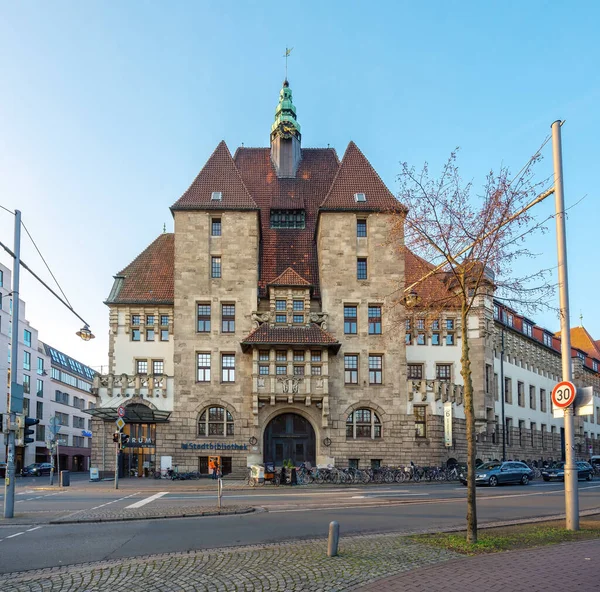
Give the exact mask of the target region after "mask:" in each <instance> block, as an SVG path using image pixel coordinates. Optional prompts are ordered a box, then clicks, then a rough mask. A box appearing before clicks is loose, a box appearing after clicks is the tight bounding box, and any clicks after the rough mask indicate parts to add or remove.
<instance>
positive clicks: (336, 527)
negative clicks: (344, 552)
mask: <svg viewBox="0 0 600 592" xmlns="http://www.w3.org/2000/svg"><path fill="white" fill-rule="evenodd" d="M339 542H340V524H339V522H336V521H335V520H334V521H333V522H330V523H329V538H328V539H327V557H337V554H338V543H339Z"/></svg>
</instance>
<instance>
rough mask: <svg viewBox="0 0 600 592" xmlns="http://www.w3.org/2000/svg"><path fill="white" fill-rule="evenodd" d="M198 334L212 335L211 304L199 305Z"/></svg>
mask: <svg viewBox="0 0 600 592" xmlns="http://www.w3.org/2000/svg"><path fill="white" fill-rule="evenodd" d="M198 333H210V302H200V303H199V304H198Z"/></svg>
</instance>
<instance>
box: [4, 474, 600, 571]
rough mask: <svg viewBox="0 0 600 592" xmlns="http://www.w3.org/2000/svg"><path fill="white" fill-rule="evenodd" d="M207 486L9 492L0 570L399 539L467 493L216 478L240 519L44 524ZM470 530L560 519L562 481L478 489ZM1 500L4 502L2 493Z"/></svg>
mask: <svg viewBox="0 0 600 592" xmlns="http://www.w3.org/2000/svg"><path fill="white" fill-rule="evenodd" d="M198 483H201V484H202V487H212V485H211V484H210V483H208V482H206V481H205V482H183V483H181V482H171V481H154V480H144V481H140V480H124V482H123V483H122V488H121V489H119V490H118V491H115V490H114V489H111V484H110V483H108V482H103V483H99V484H89V483H86V484H85V485H84V484H82V485H81V486H79V487H77V486H75V487H74V488H73V489H67V488H65V489H63V490H61V491H46V490H37V489H33V488H32V487H28V485H29V482H25V483H20V484H19V487H18V488H17V498H16V499H17V505H16V507H17V510H16V513H15V519H14V522H13V523H11V522H10V521H3V522H2V523H1V524H0V572H1V573H8V572H14V571H21V570H31V569H39V568H44V567H52V566H59V565H66V564H74V563H85V562H92V561H100V560H109V559H119V558H124V557H135V556H139V555H149V554H160V553H173V552H187V551H192V550H198V549H210V548H216V547H229V546H236V545H254V544H263V543H274V542H280V541H288V540H291V539H308V538H315V537H323V536H325V535H326V532H327V528H328V524H329V522H330V521H332V520H337V521H338V522H339V523H340V525H341V534H342V537H343V536H344V535H350V534H357V533H387V532H390V533H391V532H398V533H408V532H415V531H424V530H442V529H450V528H457V527H461V526H463V525H464V522H465V513H466V501H465V500H466V489H465V488H464V487H463V486H461V485H460V484H458V483H434V484H417V485H414V484H409V485H406V484H401V485H389V486H348V487H326V486H323V487H307V488H304V487H298V488H289V487H279V488H275V487H270V486H264V487H258V488H256V489H248V488H242V487H241V486H240V485H236V484H235V483H230V484H228V483H227V481H226V482H225V491H224V496H223V505H224V506H225V507H227V506H252V507H254V508H256V511H255V512H254V513H251V514H245V515H232V516H214V517H201V518H178V519H159V520H136V521H116V522H101V523H84V524H73V523H68V524H49V521H50V520H56V519H65V518H66V519H76V518H77V517H78V516H85V515H86V513H87V512H91V511H93V512H95V513H98V512H106V514H105V516H106V518H108V519H110V517H111V515H114V514H115V513H118V512H119V511H120V510H123V509H125V508H128V507H131V506H133V507H136V508H148V510H151V509H152V510H157V511H159V512H158V513H159V514H160V510H166V509H167V508H173V507H182V508H185V507H187V506H192V505H196V506H197V505H206V506H213V505H216V496H215V494H214V493H213V492H211V491H209V490H206V489H204V490H200V491H198ZM579 487H580V509H581V511H586V510H591V509H594V508H597V507H599V506H600V504H599V497H598V490H599V489H600V483H596V482H590V483H587V482H585V483H580V484H579ZM477 493H478V515H479V524H480V525H485V524H490V523H494V522H496V521H505V520H517V519H522V518H532V517H542V516H553V515H559V514H562V513H564V489H563V485H562V483H544V482H533V483H531V484H530V485H529V486H527V487H522V486H503V487H497V488H478V490H477ZM0 501H2V502H3V498H2V496H0Z"/></svg>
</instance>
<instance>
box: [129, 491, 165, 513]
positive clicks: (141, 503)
mask: <svg viewBox="0 0 600 592" xmlns="http://www.w3.org/2000/svg"><path fill="white" fill-rule="evenodd" d="M167 493H169V492H168V491H161V492H159V493H155V494H154V495H151V496H150V497H147V498H145V499H143V500H140V501H139V502H135V503H134V504H131V505H130V506H127V507H126V508H125V509H126V510H129V509H130V508H141V507H142V506H145V505H146V504H149V503H150V502H153V501H154V500H157V499H158V498H159V497H162V496H163V495H167Z"/></svg>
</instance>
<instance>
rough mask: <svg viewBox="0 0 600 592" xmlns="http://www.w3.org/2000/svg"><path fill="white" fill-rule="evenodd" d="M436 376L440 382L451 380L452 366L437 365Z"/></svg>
mask: <svg viewBox="0 0 600 592" xmlns="http://www.w3.org/2000/svg"><path fill="white" fill-rule="evenodd" d="M435 376H436V378H437V379H438V380H450V379H451V378H452V364H436V365H435Z"/></svg>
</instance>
